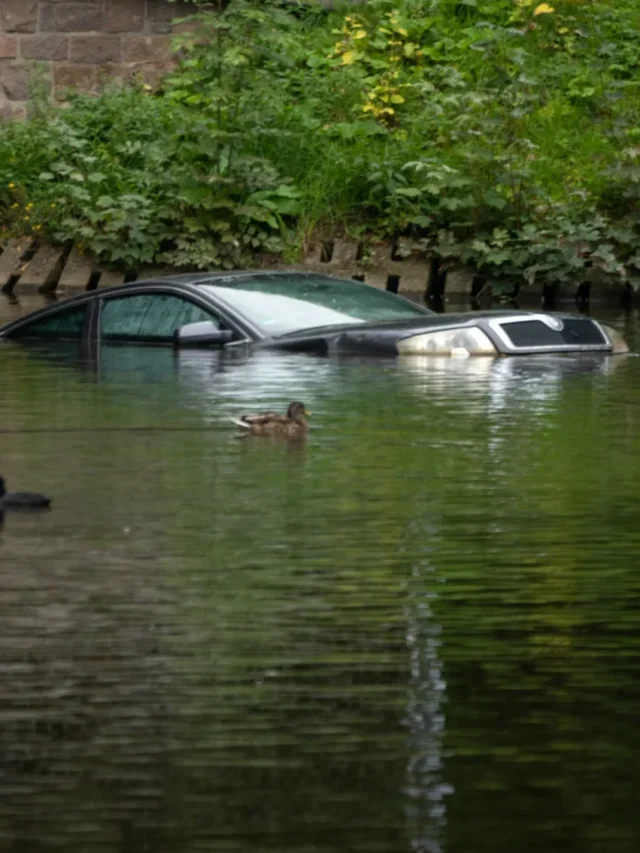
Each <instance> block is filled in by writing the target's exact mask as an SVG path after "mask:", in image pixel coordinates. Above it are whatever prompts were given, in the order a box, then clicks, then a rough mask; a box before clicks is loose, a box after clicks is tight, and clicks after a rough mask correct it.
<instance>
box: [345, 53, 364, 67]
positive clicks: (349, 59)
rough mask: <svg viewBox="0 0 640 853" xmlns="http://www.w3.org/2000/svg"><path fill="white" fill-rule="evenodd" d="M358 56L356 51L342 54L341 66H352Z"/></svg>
mask: <svg viewBox="0 0 640 853" xmlns="http://www.w3.org/2000/svg"><path fill="white" fill-rule="evenodd" d="M359 56H360V54H359V53H358V51H357V50H347V51H345V52H344V53H343V54H342V64H343V65H353V63H354V62H355V61H356V59H358V57H359Z"/></svg>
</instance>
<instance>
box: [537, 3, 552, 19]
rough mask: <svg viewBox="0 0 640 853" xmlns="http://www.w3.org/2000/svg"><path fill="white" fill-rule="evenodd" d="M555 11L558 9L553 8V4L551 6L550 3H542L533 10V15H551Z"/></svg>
mask: <svg viewBox="0 0 640 853" xmlns="http://www.w3.org/2000/svg"><path fill="white" fill-rule="evenodd" d="M555 11H556V10H555V9H554V8H553V6H550V5H549V4H548V3H541V4H540V5H539V6H536V8H535V9H534V10H533V15H534V17H535V16H536V15H550V14H551V13H552V12H555Z"/></svg>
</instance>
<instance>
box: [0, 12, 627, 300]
mask: <svg viewBox="0 0 640 853" xmlns="http://www.w3.org/2000/svg"><path fill="white" fill-rule="evenodd" d="M636 5H637V4H636V3H635V2H633V0H619V2H616V3H615V4H613V3H611V2H605V1H604V0H602V1H601V2H586V0H558V1H557V2H554V3H552V4H539V3H537V2H534V0H462V2H459V0H455V2H454V0H395V2H394V0H368V2H367V3H366V4H357V5H352V6H338V4H336V8H335V9H334V10H333V11H327V10H326V9H324V8H323V7H321V6H319V5H316V4H310V3H302V2H299V3H298V2H293V0H270V2H260V3H258V2H256V0H231V2H229V3H228V4H222V3H221V4H220V8H219V9H218V8H215V9H213V10H212V9H211V7H210V6H208V5H206V6H203V9H202V11H199V12H198V14H197V16H196V21H197V27H196V28H195V29H194V30H193V31H192V32H191V33H185V34H183V35H182V36H181V37H180V39H179V42H178V43H177V45H176V46H177V47H179V48H180V51H181V53H180V56H181V59H180V62H179V64H178V65H177V67H176V70H175V72H174V73H172V74H171V75H170V76H169V77H168V78H167V79H166V80H165V81H164V83H163V85H162V87H161V88H160V89H159V90H158V91H156V92H151V91H148V88H145V87H133V88H130V89H122V90H111V91H105V92H104V93H103V94H102V95H101V96H100V97H97V98H89V97H80V96H77V95H76V96H72V97H71V98H70V102H69V105H68V108H67V109H65V110H64V111H58V112H52V111H51V110H50V109H49V108H47V107H46V106H45V105H43V104H42V102H40V106H39V109H38V110H36V111H35V113H34V116H33V118H32V119H31V120H30V121H29V122H28V123H27V124H24V125H5V126H4V127H3V128H2V129H1V130H0V218H1V219H0V221H2V222H3V223H4V227H5V229H6V230H7V232H8V233H11V234H16V233H25V232H31V233H32V232H33V231H34V230H36V231H38V232H42V233H44V234H46V235H47V236H48V237H49V238H50V239H54V240H58V241H64V240H71V239H73V240H79V241H80V242H81V243H82V244H83V245H84V246H85V247H86V249H87V251H90V252H92V253H94V254H96V255H98V256H99V257H100V258H101V259H104V260H107V261H110V262H113V263H115V262H118V263H121V264H123V265H125V266H134V265H136V264H137V263H140V262H146V261H150V260H162V259H165V260H169V261H171V262H172V263H177V264H188V265H196V266H200V267H205V266H210V267H215V266H218V267H223V268H225V267H226V268H228V267H232V266H240V265H243V264H246V263H249V262H250V261H251V258H252V257H253V256H255V255H256V254H259V253H261V252H270V253H281V252H283V251H284V250H285V247H287V248H288V251H291V246H295V245H301V244H302V243H303V242H304V241H305V240H306V239H307V238H308V237H309V235H310V234H312V233H314V232H321V233H323V234H327V235H331V234H334V233H336V232H345V231H346V232H353V233H358V234H359V235H363V234H364V235H367V234H369V235H371V236H372V237H375V238H392V237H396V236H398V235H407V236H412V237H414V238H417V239H419V240H421V241H422V245H423V246H424V248H425V249H426V250H427V251H429V252H431V253H435V254H436V255H437V256H439V257H441V258H444V259H447V260H455V261H462V262H465V263H469V264H472V265H474V266H475V267H477V268H478V269H479V270H480V271H481V272H482V273H483V274H484V275H485V276H486V277H487V278H488V279H489V280H490V281H492V282H494V283H495V284H497V285H500V283H501V282H513V281H519V282H521V281H525V282H529V283H536V284H539V283H544V284H550V285H553V284H557V283H562V282H567V283H578V282H580V281H581V280H583V278H584V277H585V275H586V274H587V270H592V271H593V269H594V268H595V270H596V271H597V273H598V275H600V276H601V277H606V278H608V279H609V280H611V281H615V282H618V283H620V284H630V285H632V286H634V287H635V286H636V283H637V281H638V275H639V269H640V266H639V264H638V263H637V261H638V256H637V252H636V248H635V246H636V244H637V243H638V237H639V236H640V235H639V225H640V223H639V222H638V209H639V207H638V204H639V202H640V167H639V166H638V165H637V163H636V159H637V155H638V152H639V151H640V148H639V147H638V145H639V142H640V131H639V130H638V127H639V126H640V125H639V122H638V118H639V112H640V107H639V106H638V104H639V103H640V101H639V100H638V85H639V83H638V67H639V64H640V60H639V59H638V57H639V56H640V27H639V24H640V20H639V17H638V12H637V10H636ZM29 205H30V207H29ZM52 205H55V207H52ZM27 208H28V209H27ZM589 274H592V273H589Z"/></svg>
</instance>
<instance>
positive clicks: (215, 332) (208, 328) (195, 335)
mask: <svg viewBox="0 0 640 853" xmlns="http://www.w3.org/2000/svg"><path fill="white" fill-rule="evenodd" d="M232 340H233V332H231V331H229V329H219V328H218V327H217V326H216V324H215V323H213V322H212V321H211V320H203V321H201V322H200V323H188V324H187V325H186V326H181V327H180V328H179V329H176V331H175V333H174V335H173V342H174V344H175V346H177V347H202V346H224V344H228V343H230V342H231V341H232Z"/></svg>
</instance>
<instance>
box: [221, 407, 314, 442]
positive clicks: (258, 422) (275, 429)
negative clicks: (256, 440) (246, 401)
mask: <svg viewBox="0 0 640 853" xmlns="http://www.w3.org/2000/svg"><path fill="white" fill-rule="evenodd" d="M310 415H311V412H308V411H307V410H306V408H305V406H304V403H299V402H295V403H291V405H290V406H289V408H288V409H287V414H286V415H279V414H278V413H277V412H258V413H257V414H255V415H241V416H240V417H239V418H232V421H233V423H234V424H236V426H239V427H241V428H242V429H243V430H246V434H247V435H265V436H281V437H282V438H303V437H304V436H305V435H306V434H307V430H308V429H309V424H308V423H307V418H308V417H309V416H310Z"/></svg>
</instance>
